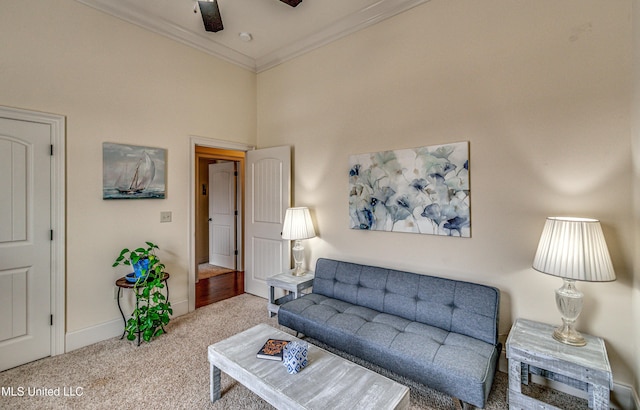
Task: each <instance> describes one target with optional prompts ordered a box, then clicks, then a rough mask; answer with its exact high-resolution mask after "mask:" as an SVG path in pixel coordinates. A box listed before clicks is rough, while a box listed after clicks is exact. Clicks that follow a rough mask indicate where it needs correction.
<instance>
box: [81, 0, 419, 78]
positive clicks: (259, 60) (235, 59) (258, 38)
mask: <svg viewBox="0 0 640 410" xmlns="http://www.w3.org/2000/svg"><path fill="white" fill-rule="evenodd" d="M77 1H78V2H80V3H83V4H85V5H87V6H90V7H93V8H96V9H98V10H101V11H103V12H105V13H108V14H110V15H112V16H115V17H118V18H120V19H123V20H125V21H128V22H130V23H133V24H136V25H138V26H141V27H143V28H145V29H148V30H151V31H153V32H156V33H159V34H161V35H164V36H167V37H169V38H172V39H174V40H177V41H180V42H182V43H184V44H187V45H190V46H192V47H195V48H197V49H200V50H202V51H205V52H207V53H209V54H212V55H215V56H217V57H220V58H222V59H224V60H227V61H229V62H232V63H234V64H237V65H239V66H242V67H244V68H247V69H249V70H252V71H255V72H260V71H264V70H266V69H269V68H271V67H273V66H276V65H278V64H280V63H282V62H284V61H287V60H289V59H291V58H294V57H296V56H298V55H301V54H303V53H305V52H307V51H310V50H313V49H315V48H317V47H320V46H322V45H325V44H327V43H329V42H331V41H334V40H337V39H339V38H341V37H344V36H346V35H348V34H351V33H353V32H355V31H358V30H360V29H363V28H365V27H368V26H370V25H372V24H376V23H378V22H380V21H382V20H384V19H386V18H389V17H392V16H394V15H396V14H398V13H401V12H403V11H405V10H408V9H410V8H412V7H414V6H417V5H418V4H422V3H425V2H427V1H429V0H303V1H302V3H300V4H299V5H298V6H297V7H295V8H294V7H290V6H288V5H286V4H285V3H282V2H281V1H279V0H218V6H219V8H220V14H221V15H222V22H223V24H224V30H222V31H219V32H217V33H211V32H207V31H205V29H204V26H203V23H202V16H201V15H200V10H199V8H197V1H195V0H77ZM194 9H196V10H197V13H194ZM241 32H247V33H250V34H251V36H252V37H253V39H252V40H251V41H249V42H245V41H242V40H241V39H240V37H239V33H241Z"/></svg>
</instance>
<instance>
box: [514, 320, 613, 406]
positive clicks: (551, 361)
mask: <svg viewBox="0 0 640 410" xmlns="http://www.w3.org/2000/svg"><path fill="white" fill-rule="evenodd" d="M554 328H555V327H554V326H552V325H548V324H545V323H539V322H534V321H532V320H526V319H517V320H516V322H515V323H514V324H513V327H512V328H511V332H510V333H509V337H508V338H507V359H508V360H509V395H508V399H509V409H510V410H513V409H533V408H544V409H557V408H556V407H553V406H550V405H546V404H544V403H542V402H541V401H539V400H537V399H534V398H533V397H529V396H526V395H524V394H523V393H522V384H529V375H530V374H537V375H540V376H542V377H545V378H547V379H550V380H554V381H557V382H561V383H564V384H567V385H569V386H572V387H575V388H578V389H580V390H583V391H586V392H588V393H589V408H592V409H595V410H601V409H609V392H610V389H611V388H612V387H613V376H612V374H611V366H610V365H609V358H608V356H607V349H606V348H605V345H604V341H603V340H602V339H601V338H599V337H595V336H590V335H586V334H584V333H583V334H582V335H583V336H584V338H585V339H586V341H587V345H586V346H583V347H575V346H570V345H567V344H564V343H560V342H558V341H556V340H555V339H553V337H552V336H551V335H552V333H553V330H554Z"/></svg>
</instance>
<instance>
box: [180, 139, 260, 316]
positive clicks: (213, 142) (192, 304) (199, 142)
mask: <svg viewBox="0 0 640 410" xmlns="http://www.w3.org/2000/svg"><path fill="white" fill-rule="evenodd" d="M196 146H200V147H207V148H217V149H224V150H232V151H243V152H246V151H252V150H254V149H255V146H253V145H248V144H242V143H237V142H230V141H223V140H217V139H213V138H205V137H198V136H190V137H189V236H188V239H187V246H188V249H189V281H188V282H189V290H188V304H189V312H193V311H194V310H195V309H196V275H197V273H198V267H197V261H196V241H195V238H196V200H195V198H196V192H197V191H196V185H197V183H198V181H197V180H196V178H197V175H196V166H197V163H198V160H197V155H196ZM240 171H241V173H243V172H244V170H240ZM241 206H242V205H241ZM242 212H243V213H244V209H243V210H242Z"/></svg>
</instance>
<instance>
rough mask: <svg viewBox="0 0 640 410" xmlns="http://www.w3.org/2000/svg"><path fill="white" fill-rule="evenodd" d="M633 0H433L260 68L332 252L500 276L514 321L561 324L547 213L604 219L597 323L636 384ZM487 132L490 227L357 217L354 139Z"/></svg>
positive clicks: (592, 320) (483, 207)
mask: <svg viewBox="0 0 640 410" xmlns="http://www.w3.org/2000/svg"><path fill="white" fill-rule="evenodd" d="M630 13H631V2H630V1H616V2H605V1H600V0H593V1H585V0H566V1H561V2H558V1H553V0H544V1H535V2H514V1H511V0H485V1H482V2H474V1H466V0H432V1H430V2H428V3H425V4H423V5H421V6H418V7H416V8H414V9H412V10H411V11H410V12H407V13H403V14H401V15H399V16H396V17H394V18H392V19H390V20H387V21H384V22H382V23H380V24H377V25H375V26H373V27H370V28H368V29H366V30H364V31H361V32H358V33H356V34H354V35H352V36H349V37H347V38H344V39H342V40H339V41H337V42H335V43H332V44H330V45H328V46H326V47H323V48H321V49H318V50H316V51H313V52H311V53H309V54H306V55H304V56H302V57H299V58H297V59H295V60H293V61H290V62H288V63H285V64H283V65H280V66H278V67H276V68H273V69H271V70H269V71H266V72H263V73H261V74H259V75H258V145H259V146H261V147H265V146H276V145H282V144H290V145H292V146H293V147H294V158H295V160H294V161H295V165H294V175H295V186H294V191H295V194H294V204H295V205H296V206H309V207H311V208H312V209H313V210H314V213H315V219H316V221H317V228H318V233H319V237H318V238H315V239H312V240H309V241H308V242H307V245H306V246H305V247H306V248H308V249H309V251H308V252H309V255H308V257H309V259H311V263H312V264H313V263H315V259H316V258H318V257H321V256H324V257H336V258H341V259H346V260H350V261H356V262H364V263H371V264H375V265H381V266H388V267H396V268H402V269H407V270H411V271H416V272H421V273H430V274H435V275H441V276H446V277H452V278H460V279H465V280H470V281H477V282H481V283H486V284H489V285H494V286H497V287H499V288H500V289H501V291H502V305H501V317H500V333H501V334H503V335H505V334H506V333H508V331H509V328H510V326H511V324H512V322H513V320H515V319H516V318H518V317H525V318H529V319H534V320H539V321H544V322H549V323H558V322H559V313H558V312H557V310H556V307H555V301H554V289H556V288H558V287H560V285H561V280H560V279H558V278H554V277H550V276H547V275H543V274H540V273H538V272H536V271H534V270H533V269H532V268H531V263H532V260H533V255H534V253H535V250H536V246H537V243H538V240H539V238H540V233H541V231H542V226H543V224H544V220H545V217H547V216H554V215H574V216H587V217H594V218H598V219H600V220H601V221H602V224H603V227H604V231H605V236H606V239H607V242H608V244H609V248H610V251H611V254H612V258H613V262H614V266H615V269H616V272H617V275H618V280H617V281H616V282H613V283H595V284H591V283H580V284H579V288H580V289H581V290H582V291H583V292H584V293H585V308H584V311H583V315H582V317H581V320H580V322H579V329H580V330H582V331H584V332H587V333H592V334H595V335H599V336H603V337H604V338H605V339H606V342H607V348H608V351H609V355H610V359H611V362H612V365H613V371H614V378H615V380H616V381H617V382H621V383H624V384H628V385H631V384H633V383H634V374H635V373H637V368H634V365H633V358H634V354H635V352H634V350H635V347H634V343H633V338H632V335H631V332H629V326H630V324H632V323H637V319H638V318H637V317H634V316H633V315H632V312H631V301H632V297H631V293H632V283H633V262H634V261H633V256H634V255H633V251H634V247H633V240H634V226H633V223H632V217H633V212H632V172H631V171H632V166H631V155H630V140H631V139H630V131H629V123H630V114H629V98H630V93H629V87H630V84H631V52H630V50H631V17H630ZM457 141H470V155H471V157H470V173H471V190H472V193H471V212H472V238H470V239H460V238H446V237H437V236H430V235H415V234H403V233H382V232H366V231H355V230H350V229H349V225H348V224H349V221H348V193H347V190H348V178H347V173H348V165H347V164H348V162H347V161H348V156H349V154H356V153H367V152H376V151H382V150H390V149H399V148H411V147H419V146H425V145H434V144H443V143H448V142H457Z"/></svg>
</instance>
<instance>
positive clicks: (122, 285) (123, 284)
mask: <svg viewBox="0 0 640 410" xmlns="http://www.w3.org/2000/svg"><path fill="white" fill-rule="evenodd" d="M169 276H170V275H169V274H168V273H167V272H164V273H163V274H162V281H163V282H164V285H165V289H167V294H166V297H167V300H169V282H167V279H169ZM116 286H117V287H118V297H117V300H118V310H120V314H121V315H122V321H123V322H124V330H123V331H122V336H120V339H122V338H123V337H124V335H125V334H126V333H127V319H126V318H125V317H124V312H123V311H122V307H121V306H120V292H121V291H122V289H135V286H136V284H135V282H129V281H128V280H127V277H126V276H123V277H121V278H120V279H118V280H116ZM137 306H138V298H136V307H137ZM138 329H140V327H138ZM138 346H140V332H138Z"/></svg>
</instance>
